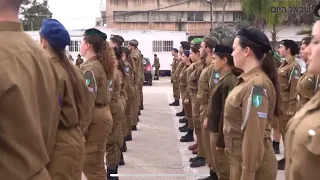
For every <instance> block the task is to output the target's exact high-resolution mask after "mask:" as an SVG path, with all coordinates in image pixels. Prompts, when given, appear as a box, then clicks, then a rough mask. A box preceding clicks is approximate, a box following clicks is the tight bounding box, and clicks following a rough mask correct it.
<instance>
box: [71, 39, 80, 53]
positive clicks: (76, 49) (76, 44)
mask: <svg viewBox="0 0 320 180" xmlns="http://www.w3.org/2000/svg"><path fill="white" fill-rule="evenodd" d="M80 43H81V42H80V41H70V46H69V51H70V52H79V51H80Z"/></svg>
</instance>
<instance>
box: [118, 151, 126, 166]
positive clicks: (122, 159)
mask: <svg viewBox="0 0 320 180" xmlns="http://www.w3.org/2000/svg"><path fill="white" fill-rule="evenodd" d="M125 164H126V163H125V162H124V158H123V153H121V157H120V161H119V166H123V165H125Z"/></svg>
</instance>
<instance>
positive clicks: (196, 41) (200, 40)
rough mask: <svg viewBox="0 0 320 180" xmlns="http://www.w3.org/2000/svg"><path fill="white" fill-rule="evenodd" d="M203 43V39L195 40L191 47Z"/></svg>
mask: <svg viewBox="0 0 320 180" xmlns="http://www.w3.org/2000/svg"><path fill="white" fill-rule="evenodd" d="M202 41H203V38H194V39H192V41H191V45H196V44H201V43H202Z"/></svg>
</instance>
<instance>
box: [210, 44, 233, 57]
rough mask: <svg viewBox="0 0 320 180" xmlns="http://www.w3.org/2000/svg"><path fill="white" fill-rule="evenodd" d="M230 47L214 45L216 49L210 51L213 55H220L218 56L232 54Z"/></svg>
mask: <svg viewBox="0 0 320 180" xmlns="http://www.w3.org/2000/svg"><path fill="white" fill-rule="evenodd" d="M232 51H233V49H232V47H231V46H226V45H216V47H214V48H213V49H212V52H213V53H220V54H230V55H231V54H232Z"/></svg>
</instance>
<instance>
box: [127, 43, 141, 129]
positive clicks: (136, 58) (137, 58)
mask: <svg viewBox="0 0 320 180" xmlns="http://www.w3.org/2000/svg"><path fill="white" fill-rule="evenodd" d="M138 45H139V43H138V41H137V40H135V39H133V40H131V41H129V45H128V49H129V50H130V51H131V56H132V58H133V62H134V66H135V69H134V71H135V72H134V87H135V97H136V99H135V100H136V102H135V107H134V110H133V118H132V120H133V121H132V130H133V131H136V130H137V123H138V118H139V117H138V113H139V106H140V92H139V90H140V81H141V71H142V70H141V63H142V58H141V54H140V52H139V50H138V49H137V47H138Z"/></svg>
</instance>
